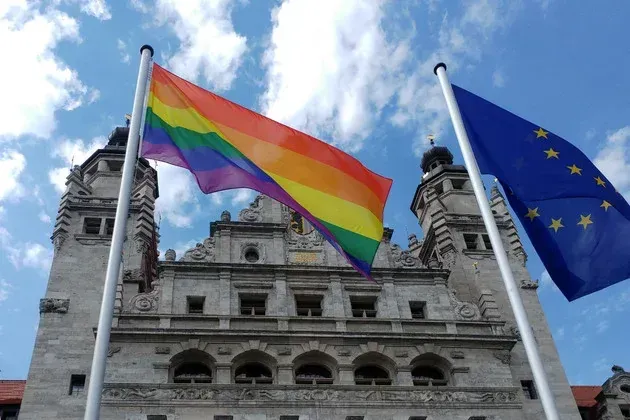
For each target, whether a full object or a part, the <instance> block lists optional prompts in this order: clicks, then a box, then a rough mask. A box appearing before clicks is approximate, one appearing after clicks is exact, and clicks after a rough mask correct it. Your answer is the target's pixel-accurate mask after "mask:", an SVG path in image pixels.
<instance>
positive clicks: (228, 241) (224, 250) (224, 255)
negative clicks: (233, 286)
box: [217, 228, 232, 263]
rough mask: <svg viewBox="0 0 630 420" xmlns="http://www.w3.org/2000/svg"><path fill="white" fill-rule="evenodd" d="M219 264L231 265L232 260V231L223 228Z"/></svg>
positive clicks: (219, 243)
mask: <svg viewBox="0 0 630 420" xmlns="http://www.w3.org/2000/svg"><path fill="white" fill-rule="evenodd" d="M218 248H219V249H218V250H217V251H218V255H217V262H221V263H230V262H231V260H232V231H231V230H230V229H229V228H222V229H221V230H220V231H219V239H218Z"/></svg>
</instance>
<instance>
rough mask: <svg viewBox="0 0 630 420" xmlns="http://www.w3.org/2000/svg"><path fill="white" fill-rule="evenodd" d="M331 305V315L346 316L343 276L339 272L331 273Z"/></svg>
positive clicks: (336, 316)
mask: <svg viewBox="0 0 630 420" xmlns="http://www.w3.org/2000/svg"><path fill="white" fill-rule="evenodd" d="M330 292H331V299H330V306H331V308H330V309H331V311H330V313H331V316H333V317H335V318H343V317H345V316H346V315H345V312H346V311H345V308H344V299H343V288H342V287H341V277H339V275H337V274H331V275H330Z"/></svg>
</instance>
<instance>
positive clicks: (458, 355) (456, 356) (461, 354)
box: [451, 350, 464, 359]
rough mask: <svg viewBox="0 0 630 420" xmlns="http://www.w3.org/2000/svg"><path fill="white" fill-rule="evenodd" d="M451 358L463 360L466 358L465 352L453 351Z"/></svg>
mask: <svg viewBox="0 0 630 420" xmlns="http://www.w3.org/2000/svg"><path fill="white" fill-rule="evenodd" d="M451 357H452V358H453V359H463V358H464V352H463V351H459V350H453V351H452V352H451Z"/></svg>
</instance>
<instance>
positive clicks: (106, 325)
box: [84, 45, 153, 420]
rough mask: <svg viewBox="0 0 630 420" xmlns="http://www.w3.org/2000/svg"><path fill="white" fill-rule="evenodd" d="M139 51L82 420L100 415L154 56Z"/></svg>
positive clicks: (93, 419) (149, 49) (147, 48)
mask: <svg viewBox="0 0 630 420" xmlns="http://www.w3.org/2000/svg"><path fill="white" fill-rule="evenodd" d="M140 54H141V56H140V69H139V71H138V81H137V83H136V94H135V97H134V100H133V111H132V113H131V122H130V124H129V137H128V138H127V150H126V151H125V161H124V163H123V171H122V178H121V181H120V192H119V193H118V204H117V205H116V218H115V219H114V232H113V234H112V244H111V247H110V248H109V259H108V261H107V272H106V275H105V286H104V288H103V300H102V302H101V312H100V315H99V318H98V329H97V332H96V343H95V345H94V356H93V358H92V369H91V370H90V383H89V385H88V392H87V403H86V407H85V417H84V420H98V419H99V417H100V408H101V394H102V392H103V382H104V379H105V366H106V364H107V351H108V349H109V336H110V332H111V328H112V320H113V317H114V298H115V296H116V285H117V284H118V276H119V273H120V271H119V270H120V262H121V260H122V251H123V242H124V241H125V231H126V227H127V217H128V215H129V202H130V201H131V188H132V187H133V178H134V170H135V167H136V160H137V159H138V145H139V142H140V125H141V123H142V116H143V114H144V110H143V106H144V98H145V94H146V89H147V82H148V74H149V68H150V64H151V57H153V48H152V47H151V46H150V45H143V46H142V48H140Z"/></svg>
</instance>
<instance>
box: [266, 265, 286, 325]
mask: <svg viewBox="0 0 630 420" xmlns="http://www.w3.org/2000/svg"><path fill="white" fill-rule="evenodd" d="M274 278H275V279H276V308H275V314H273V313H272V314H270V315H277V316H288V315H289V299H288V295H287V275H286V273H284V272H280V271H276V272H275V273H274Z"/></svg>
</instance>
